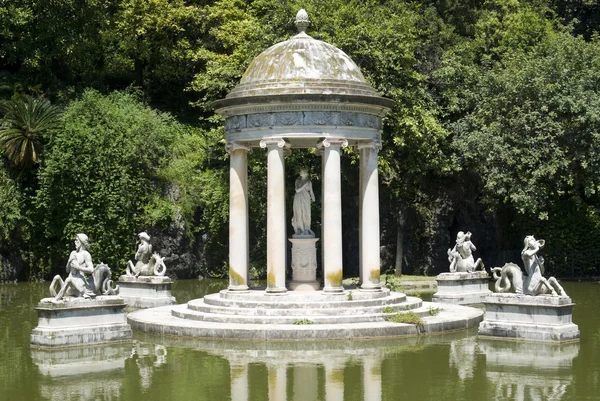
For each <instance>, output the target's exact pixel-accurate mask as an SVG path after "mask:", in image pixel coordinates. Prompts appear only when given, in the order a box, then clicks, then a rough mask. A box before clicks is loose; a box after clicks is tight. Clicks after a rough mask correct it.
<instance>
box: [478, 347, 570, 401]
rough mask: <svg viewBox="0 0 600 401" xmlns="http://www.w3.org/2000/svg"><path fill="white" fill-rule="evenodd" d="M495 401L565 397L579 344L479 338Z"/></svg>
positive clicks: (533, 400) (491, 397) (558, 398)
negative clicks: (518, 341) (516, 341)
mask: <svg viewBox="0 0 600 401" xmlns="http://www.w3.org/2000/svg"><path fill="white" fill-rule="evenodd" d="M477 346H478V348H479V350H480V351H481V352H482V353H484V354H485V355H486V375H487V378H488V380H489V381H490V382H491V385H492V388H493V389H494V390H493V395H492V394H490V399H494V400H507V399H511V400H516V401H529V400H531V401H538V400H539V401H541V400H561V399H563V397H564V396H565V392H566V391H567V388H568V387H569V385H570V384H571V382H572V379H573V374H572V366H573V359H574V358H575V357H576V356H577V354H578V353H579V343H572V344H562V345H558V344H550V343H513V342H504V341H490V340H487V341H486V340H479V341H478V345H477Z"/></svg>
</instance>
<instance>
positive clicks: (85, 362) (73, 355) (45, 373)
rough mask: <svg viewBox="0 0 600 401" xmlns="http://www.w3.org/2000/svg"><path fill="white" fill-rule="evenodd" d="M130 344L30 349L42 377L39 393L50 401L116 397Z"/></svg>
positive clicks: (128, 354) (129, 351) (118, 395)
mask: <svg viewBox="0 0 600 401" xmlns="http://www.w3.org/2000/svg"><path fill="white" fill-rule="evenodd" d="M131 347H132V345H131V343H120V344H116V345H96V346H89V347H77V348H66V349H58V350H53V349H32V350H31V359H32V361H33V362H34V363H35V364H36V365H37V367H38V369H39V371H40V373H41V375H42V380H40V387H41V388H40V394H41V395H42V397H44V398H45V399H48V400H51V401H54V400H56V401H63V400H116V399H119V398H120V396H121V387H122V377H123V375H124V373H125V360H126V359H127V358H128V357H129V356H130V354H131Z"/></svg>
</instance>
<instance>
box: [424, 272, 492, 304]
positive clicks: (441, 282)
mask: <svg viewBox="0 0 600 401" xmlns="http://www.w3.org/2000/svg"><path fill="white" fill-rule="evenodd" d="M489 280H490V277H489V275H488V273H487V272H485V271H477V272H472V273H467V272H463V273H441V274H440V275H438V276H437V289H438V290H437V292H436V293H435V294H433V301H434V302H443V303H452V304H459V305H469V304H481V303H483V301H484V300H485V297H486V296H488V295H490V294H492V292H491V291H490V290H489Z"/></svg>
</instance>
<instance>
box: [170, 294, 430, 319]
mask: <svg viewBox="0 0 600 401" xmlns="http://www.w3.org/2000/svg"><path fill="white" fill-rule="evenodd" d="M393 307H395V308H397V309H398V311H394V312H392V313H383V311H382V307H377V308H370V309H369V310H362V311H357V310H355V309H352V308H349V309H330V310H324V309H320V310H307V309H305V310H302V311H299V310H298V311H290V310H276V309H271V310H268V311H269V312H271V314H267V315H264V314H260V313H255V314H247V312H248V311H244V310H241V309H238V310H235V309H234V308H229V310H226V311H225V310H223V309H220V310H218V311H217V310H213V309H210V308H209V309H208V310H206V311H199V310H191V309H189V308H187V309H179V310H178V309H173V311H172V315H173V316H174V317H178V318H181V319H189V320H198V321H203V322H213V323H233V324H291V325H292V324H298V323H299V322H301V321H310V322H312V323H314V324H347V323H367V322H381V321H384V320H385V317H387V316H393V315H395V314H396V313H399V312H404V311H409V310H410V311H412V312H414V313H416V314H418V315H419V316H421V317H425V316H429V315H430V313H429V309H428V308H425V307H423V306H422V302H421V300H420V299H418V298H411V299H410V302H406V303H402V304H397V305H393ZM324 311H326V313H323V312H324ZM222 312H226V313H222ZM240 312H241V313H240ZM277 312H280V313H277ZM335 312H337V313H335ZM357 312H358V313H357ZM360 312H363V313H360Z"/></svg>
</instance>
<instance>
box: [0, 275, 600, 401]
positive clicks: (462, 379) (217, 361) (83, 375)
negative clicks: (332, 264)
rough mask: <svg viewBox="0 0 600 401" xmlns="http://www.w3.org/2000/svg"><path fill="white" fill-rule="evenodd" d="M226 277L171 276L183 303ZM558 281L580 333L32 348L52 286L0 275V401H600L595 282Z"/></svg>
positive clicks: (155, 340)
mask: <svg viewBox="0 0 600 401" xmlns="http://www.w3.org/2000/svg"><path fill="white" fill-rule="evenodd" d="M225 285H226V283H224V282H223V281H214V280H213V281H211V280H202V281H197V280H184V281H177V282H176V283H175V284H174V285H173V295H174V296H175V297H176V298H177V300H178V302H180V303H183V302H186V301H188V300H190V299H194V298H199V297H202V296H203V295H204V294H207V293H212V292H216V291H218V290H219V289H221V288H223V287H224V286H225ZM564 287H565V290H566V291H567V292H568V293H569V294H570V295H571V297H572V299H573V301H574V302H575V303H576V304H577V306H576V307H575V309H574V312H573V321H574V322H575V323H576V324H577V325H578V326H579V329H580V331H581V341H580V342H578V343H572V344H564V345H552V344H541V343H516V342H506V341H490V340H482V339H478V338H477V331H476V330H475V331H473V330H470V331H461V332H455V333H448V334H442V335H436V336H423V337H416V338H399V339H378V340H360V341H341V340H340V341H319V342H310V343H307V342H301V343H297V342H295V343H287V342H273V343H266V342H261V341H256V342H243V341H217V340H211V341H208V340H197V339H192V338H181V337H161V336H156V335H147V334H144V333H137V332H134V336H133V340H132V341H131V342H127V343H122V344H118V345H108V346H107V345H104V346H93V347H84V348H74V349H63V350H53V351H47V350H36V349H31V348H30V346H29V334H30V332H31V330H32V329H33V328H34V327H35V326H36V325H37V314H36V312H35V310H34V307H35V305H36V304H37V302H38V301H39V300H40V299H41V298H43V297H46V296H47V294H48V284H47V283H35V284H30V283H19V284H0V400H2V401H3V400H57V401H58V400H60V401H64V400H144V401H149V400H271V401H273V400H303V401H304V400H374V401H377V400H436V401H441V400H600V319H599V318H598V316H599V315H600V306H599V302H598V298H597V297H598V293H599V291H600V284H598V283H564ZM423 297H424V298H425V299H427V298H430V297H431V294H429V295H428V296H427V295H424V296H423Z"/></svg>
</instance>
